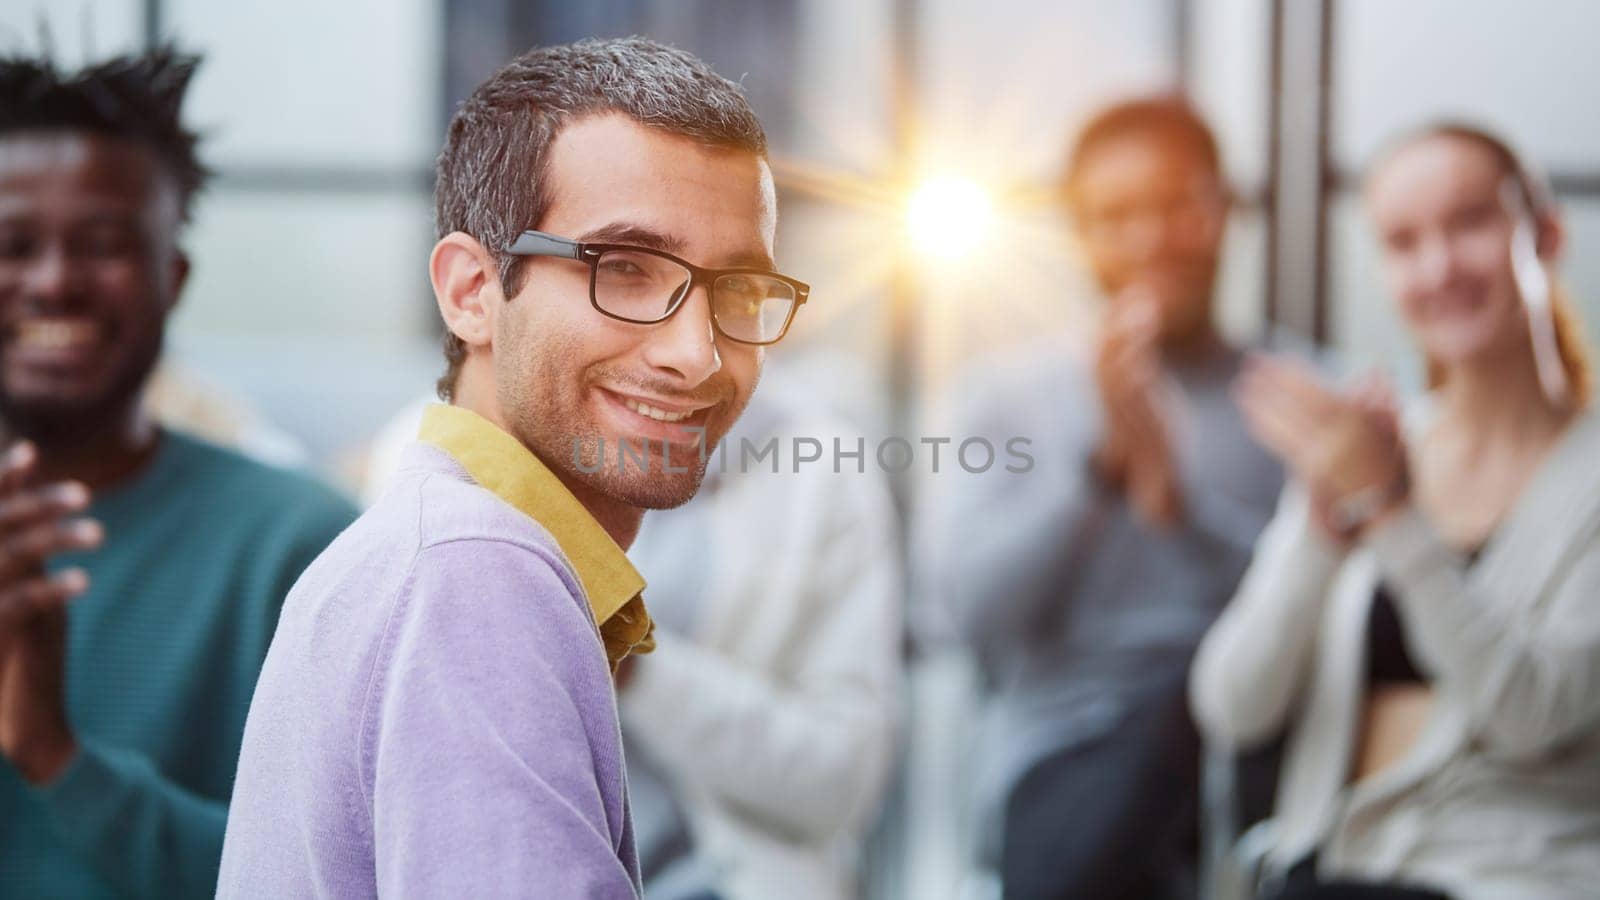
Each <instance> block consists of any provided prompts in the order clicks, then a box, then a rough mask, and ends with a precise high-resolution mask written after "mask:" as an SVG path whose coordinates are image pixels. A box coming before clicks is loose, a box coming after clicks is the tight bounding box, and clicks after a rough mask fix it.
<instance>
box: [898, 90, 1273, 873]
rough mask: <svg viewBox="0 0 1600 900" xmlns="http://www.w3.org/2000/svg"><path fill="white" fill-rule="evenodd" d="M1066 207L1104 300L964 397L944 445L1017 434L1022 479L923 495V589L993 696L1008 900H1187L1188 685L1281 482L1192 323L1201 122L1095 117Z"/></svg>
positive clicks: (1178, 106) (1202, 164)
mask: <svg viewBox="0 0 1600 900" xmlns="http://www.w3.org/2000/svg"><path fill="white" fill-rule="evenodd" d="M1063 190H1064V201H1065V203H1066V204H1067V207H1068V210H1069V212H1070V215H1071V219H1072V223H1073V229H1074V235H1075V237H1076V239H1077V241H1078V244H1079V246H1080V248H1081V250H1082V255H1083V259H1084V261H1085V263H1086V264H1087V265H1088V266H1089V267H1090V269H1091V270H1092V272H1093V274H1094V276H1095V278H1096V280H1097V281H1098V283H1099V284H1100V285H1101V287H1102V289H1103V290H1104V293H1105V295H1106V297H1107V303H1106V308H1105V312H1104V317H1103V322H1102V324H1101V328H1100V331H1099V336H1098V340H1097V343H1096V345H1095V346H1094V348H1093V351H1092V352H1093V355H1092V358H1090V359H1083V358H1080V357H1077V356H1075V355H1074V354H1072V353H1071V352H1070V351H1069V350H1067V349H1065V348H1062V347H1059V346H1049V347H1045V348H1043V349H1042V350H1038V351H1035V353H1034V355H1033V356H1031V357H1029V358H1028V361H1027V362H1025V363H1023V364H1021V365H1017V364H1015V363H1013V364H1012V367H1011V368H1010V369H1009V370H1006V372H1005V375H1004V376H1003V377H1001V378H998V379H996V378H993V377H990V378H988V379H983V380H980V379H981V378H982V376H974V379H973V380H972V381H971V382H969V383H968V384H967V385H966V390H967V391H968V392H969V400H968V401H967V403H968V406H967V408H968V409H969V414H968V415H967V416H965V417H958V418H956V419H955V421H957V422H961V423H962V425H961V427H958V429H957V431H958V432H960V433H962V434H974V435H988V436H989V437H990V438H991V439H992V440H998V441H1004V440H1005V439H1006V437H1008V436H1010V435H1027V436H1029V437H1030V438H1031V440H1032V452H1033V453H1034V454H1035V455H1036V456H1038V458H1039V462H1038V469H1037V470H1036V471H1032V472H1027V473H1024V474H1020V475H1002V476H996V477H988V478H982V479H977V478H968V479H960V480H956V479H954V478H953V477H951V476H946V480H945V481H944V482H941V481H940V480H939V479H938V478H937V477H935V478H932V479H930V480H929V482H928V491H929V495H930V497H931V498H933V499H932V500H931V501H930V502H931V503H934V504H936V505H934V506H932V507H931V508H930V510H929V515H930V516H931V517H933V519H932V521H933V524H932V525H931V526H930V527H929V530H928V532H927V535H928V544H927V545H926V546H925V547H923V548H922V550H923V554H924V559H925V560H926V564H927V566H928V570H927V571H926V573H925V576H924V578H925V583H926V585H927V586H928V590H930V591H934V592H937V593H938V594H939V599H941V600H942V601H943V602H944V603H945V604H946V605H947V606H948V607H949V609H950V611H951V613H952V617H953V619H954V620H955V623H956V627H957V629H958V631H959V632H960V633H961V635H962V636H963V637H964V638H965V639H966V641H967V642H969V644H970V646H971V648H972V651H973V653H974V654H975V655H976V657H977V661H978V664H979V666H980V669H981V671H982V674H983V679H984V686H985V688H986V690H987V692H988V694H989V696H990V697H991V698H992V702H991V703H989V704H986V707H987V708H986V710H985V712H986V714H987V715H986V720H987V726H986V730H987V732H988V734H989V736H990V738H991V740H990V741H988V742H987V744H986V745H985V746H986V749H985V750H984V751H982V757H981V758H980V760H979V763H978V765H979V772H978V779H979V783H980V786H981V787H980V789H981V790H983V791H986V792H989V793H990V796H989V798H988V803H989V804H992V805H993V806H994V808H995V812H996V818H995V819H994V820H993V822H992V824H991V825H990V826H989V827H990V828H992V829H993V831H992V834H991V837H992V838H998V842H997V843H998V846H997V847H996V848H995V849H996V850H997V856H995V857H994V863H995V864H996V865H997V866H998V867H999V874H1000V879H1001V885H1002V888H1003V890H1004V893H1005V895H1006V896H1007V897H1017V898H1023V897H1029V898H1032V897H1087V896H1094V897H1104V898H1115V897H1168V896H1177V897H1182V896H1189V895H1191V894H1192V893H1193V890H1194V885H1195V881H1194V878H1195V871H1194V869H1195V852H1196V851H1195V848H1196V841H1197V831H1198V826H1197V803H1196V799H1197V794H1198V772H1199V767H1200V763H1199V750H1198V740H1197V737H1196V735H1195V733H1194V728H1193V726H1192V725H1191V723H1190V720H1189V717H1188V714H1187V712H1186V708H1185V700H1184V697H1185V687H1184V684H1185V677H1186V672H1187V669H1188V665H1189V659H1190V655H1191V654H1192V652H1193V650H1194V647H1195V645H1196V644H1197V643H1198V641H1199V639H1200V636H1201V635H1202V634H1203V633H1204V631H1205V629H1206V627H1207V626H1208V625H1209V624H1210V623H1211V621H1212V619H1213V618H1214V617H1215V615H1216V613H1217V612H1218V611H1219V610H1220V609H1221V608H1222V605H1223V604H1224V603H1225V602H1226V601H1227V599H1228V597H1230V596H1231V595H1232V593H1233V590H1234V587H1235V585H1236V583H1237V581H1238V578H1239V575H1240V574H1241V573H1242V572H1243V571H1244V567H1245V565H1246V563H1247V562H1248V560H1249V552H1250V547H1251V545H1252V543H1253V541H1254V539H1255V536H1256V534H1257V532H1258V531H1259V530H1260V528H1261V527H1262V526H1263V525H1264V524H1265V523H1266V520H1267V518H1268V516H1269V515H1270V512H1271V507H1272V503H1273V500H1274V498H1275V497H1276V496H1277V493H1278V490H1279V487H1280V484H1281V481H1280V478H1281V476H1280V474H1279V469H1278V466H1277V465H1276V463H1274V462H1273V460H1272V459H1271V457H1269V456H1268V455H1267V454H1266V452H1265V451H1264V450H1262V449H1261V448H1260V447H1258V446H1257V445H1256V444H1255V442H1254V441H1253V440H1251V438H1250V436H1249V434H1248V433H1247V431H1246V428H1245V425H1244V422H1243V421H1242V419H1241V418H1240V416H1239V413H1238V410H1237V409H1236V408H1235V406H1234V404H1233V402H1232V400H1231V399H1230V395H1229V387H1230V383H1231V381H1232V380H1233V377H1234V375H1235V373H1236V372H1237V371H1238V368H1239V364H1240V360H1241V353H1240V351H1239V350H1238V349H1236V348H1234V347H1233V346H1231V345H1230V344H1228V343H1227V342H1226V341H1225V340H1223V339H1222V338H1221V337H1220V336H1219V334H1218V331H1217V329H1216V327H1215V325H1214V322H1213V291H1214V281H1215V275H1216V267H1217V261H1218V257H1219V253H1220V248H1221V242H1222V236H1223V230H1224V225H1225V223H1226V219H1227V213H1228V188H1227V185H1226V181H1225V177H1224V175H1223V169H1222V163H1221V160H1220V158H1219V153H1218V150H1217V146H1216V142H1215V140H1214V138H1213V137H1212V134H1211V132H1210V130H1209V129H1208V128H1207V127H1206V125H1205V123H1204V122H1202V121H1201V120H1200V118H1199V117H1198V116H1197V115H1196V114H1195V113H1194V112H1193V111H1192V110H1191V109H1190V108H1189V107H1188V106H1187V105H1186V104H1184V103H1183V102H1181V101H1179V100H1176V99H1170V98H1153V99H1142V100H1134V101H1130V102H1127V103H1123V104H1119V105H1117V106H1113V107H1110V108H1108V109H1106V110H1104V111H1103V112H1101V113H1100V114H1099V115H1097V116H1095V117H1094V118H1093V119H1091V120H1090V122H1089V124H1088V125H1087V126H1086V127H1085V128H1084V130H1083V131H1082V133H1081V134H1080V135H1079V137H1078V139H1077V141H1076V142H1075V143H1074V144H1073V146H1072V148H1071V153H1070V155H1069V158H1068V162H1067V167H1066V172H1065V177H1064V180H1063ZM946 484H948V485H949V486H950V487H949V490H948V491H943V488H944V486H945V485H946ZM941 492H942V493H946V494H948V496H944V497H940V496H939V495H940V493H941Z"/></svg>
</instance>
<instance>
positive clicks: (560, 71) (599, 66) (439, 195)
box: [433, 37, 767, 401]
mask: <svg viewBox="0 0 1600 900" xmlns="http://www.w3.org/2000/svg"><path fill="white" fill-rule="evenodd" d="M605 112H618V113H622V114H624V115H626V116H628V117H629V118H632V119H633V120H635V121H637V122H639V123H641V124H643V125H648V126H650V127H652V128H659V129H662V130H663V131H666V132H669V133H671V134H676V135H681V136H683V137H688V138H692V139H694V140H697V141H701V142H703V143H705V144H707V145H709V146H715V147H727V148H732V149H737V150H744V151H748V152H750V153H752V154H755V155H757V156H761V157H765V156H766V153H767V138H766V134H765V132H763V131H762V129H761V122H760V121H759V120H757V119H756V115H755V112H754V111H752V110H751V109H750V104H749V102H748V101H746V100H745V96H744V92H743V91H742V90H741V89H740V88H739V86H738V85H737V84H734V83H733V82H731V81H729V80H728V79H726V78H723V77H722V76H721V75H718V74H717V73H716V72H714V71H712V69H711V67H710V66H708V65H707V64H706V63H705V62H704V61H703V60H701V59H699V58H698V57H696V56H694V55H693V54H690V53H686V52H684V51H682V50H678V49H676V48H673V47H668V46H666V45H664V44H659V43H656V42H655V41H651V40H648V39H645V38H638V37H632V38H621V39H612V40H586V41H579V42H578V43H575V44H565V45H562V46H557V47H538V48H535V49H533V50H530V51H528V52H527V53H524V54H523V55H521V56H519V57H517V58H516V59H514V60H512V61H511V62H509V63H507V64H506V65H505V66H504V67H503V68H501V69H500V71H498V72H496V73H495V74H494V75H492V76H490V77H489V80H488V81H485V82H484V83H483V84H481V85H479V86H478V88H477V90H475V91H473V92H472V95H471V96H470V97H468V98H467V99H466V101H465V102H464V103H462V104H461V108H460V109H459V110H457V111H456V114H455V117H454V118H453V119H451V120H450V128H449V131H448V133H447V135H446V137H445V143H444V149H443V150H442V151H440V153H439V159H438V162H437V164H436V174H437V177H438V180H437V184H436V187H435V188H434V195H433V203H434V226H435V229H436V231H437V234H438V236H439V237H443V236H445V235H447V234H450V233H452V232H456V231H462V232H465V233H467V234H469V235H472V236H473V237H474V238H476V239H477V240H478V242H479V243H481V244H483V245H484V247H485V248H487V249H488V250H489V251H490V252H491V253H494V254H495V256H496V260H497V266H498V270H499V274H500V280H501V283H502V284H504V286H505V290H506V293H507V295H508V296H509V295H511V294H514V293H516V291H517V290H518V288H519V286H520V285H519V278H518V276H519V274H520V272H519V268H520V267H519V262H520V261H521V260H520V258H519V257H515V256H511V255H510V254H507V253H504V252H502V251H503V250H504V248H505V247H507V246H509V245H510V243H511V242H512V241H513V240H514V239H515V238H516V237H517V235H519V234H521V233H522V232H523V231H525V230H528V229H530V228H536V227H538V225H539V221H540V219H541V218H542V217H543V216H544V213H545V210H546V208H547V207H548V206H549V192H548V190H547V189H546V185H545V183H544V175H545V168H546V166H547V159H548V155H549V149H550V145H551V143H552V142H553V141H554V140H555V138H556V135H557V134H558V133H559V132H560V131H561V129H562V127H563V126H565V125H566V124H567V123H568V122H570V121H572V120H574V119H578V118H581V117H583V116H586V115H590V114H594V113H605ZM444 353H445V360H446V362H447V363H448V368H447V370H446V371H445V373H444V375H443V376H442V377H441V378H440V379H439V383H438V390H439V397H440V398H441V399H443V400H447V401H448V400H450V399H451V397H452V396H453V394H454V392H455V382H456V377H457V374H458V373H459V371H460V368H461V363H462V362H463V361H464V360H465V359H466V346H465V345H464V344H462V343H461V340H460V339H459V338H457V337H456V336H455V335H454V334H451V333H450V331H449V330H448V329H446V331H445V335H444Z"/></svg>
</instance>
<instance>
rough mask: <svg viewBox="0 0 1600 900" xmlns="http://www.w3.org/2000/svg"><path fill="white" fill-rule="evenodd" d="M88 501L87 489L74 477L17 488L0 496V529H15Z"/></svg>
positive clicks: (78, 508) (85, 504)
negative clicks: (2, 497)
mask: <svg viewBox="0 0 1600 900" xmlns="http://www.w3.org/2000/svg"><path fill="white" fill-rule="evenodd" d="M88 505H89V489H88V488H86V487H84V486H83V485H82V484H80V483H79V482H76V481H62V482H58V483H56V484H51V485H47V486H45V487H41V488H30V489H25V490H21V491H18V492H16V493H14V494H12V495H10V496H6V497H5V498H4V499H0V531H8V530H15V529H18V528H21V527H22V526H24V525H28V524H31V523H33V522H35V521H37V520H39V519H42V518H45V517H46V516H51V517H59V516H62V515H66V514H69V513H75V512H79V511H81V510H83V509H84V508H86V507H87V506H88Z"/></svg>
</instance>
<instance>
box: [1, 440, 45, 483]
mask: <svg viewBox="0 0 1600 900" xmlns="http://www.w3.org/2000/svg"><path fill="white" fill-rule="evenodd" d="M38 461H39V451H38V449H37V448H35V447H34V446H33V442H32V441H17V442H16V443H15V444H12V445H11V446H10V447H9V448H7V450H6V452H5V455H4V456H0V496H5V495H8V494H10V493H12V492H13V491H15V490H17V489H18V488H20V487H21V486H22V485H24V484H26V483H27V481H28V477H29V476H30V475H32V474H33V467H34V466H35V465H36V464H37V463H38Z"/></svg>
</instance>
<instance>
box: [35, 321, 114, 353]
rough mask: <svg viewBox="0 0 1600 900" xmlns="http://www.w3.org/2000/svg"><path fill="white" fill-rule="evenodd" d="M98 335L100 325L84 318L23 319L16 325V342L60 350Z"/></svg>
mask: <svg viewBox="0 0 1600 900" xmlns="http://www.w3.org/2000/svg"><path fill="white" fill-rule="evenodd" d="M99 336H100V325H99V323H97V322H93V321H86V320H84V319H24V320H23V321H21V322H18V323H17V326H16V337H15V340H16V343H17V344H19V345H21V346H24V347H36V348H40V349H45V350H60V349H64V348H67V347H73V346H77V345H80V344H87V343H90V342H92V341H94V340H95V339H97V338H98V337H99Z"/></svg>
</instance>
